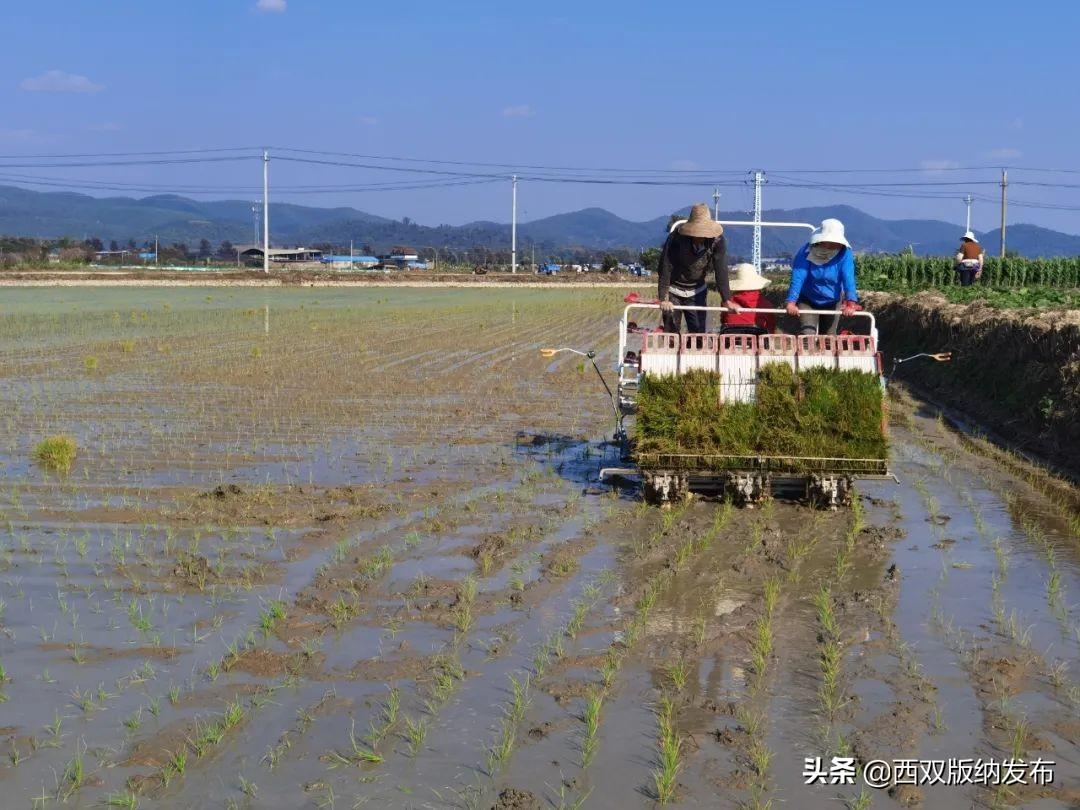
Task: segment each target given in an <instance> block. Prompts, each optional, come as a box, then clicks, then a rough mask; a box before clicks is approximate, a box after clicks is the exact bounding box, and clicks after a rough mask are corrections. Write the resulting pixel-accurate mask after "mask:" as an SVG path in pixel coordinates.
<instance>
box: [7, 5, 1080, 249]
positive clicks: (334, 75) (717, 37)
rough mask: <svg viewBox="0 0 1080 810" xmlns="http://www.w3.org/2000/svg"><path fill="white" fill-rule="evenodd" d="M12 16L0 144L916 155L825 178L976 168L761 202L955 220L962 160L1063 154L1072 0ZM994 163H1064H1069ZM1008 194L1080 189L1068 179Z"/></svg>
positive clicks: (1058, 158)
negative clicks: (873, 171)
mask: <svg viewBox="0 0 1080 810" xmlns="http://www.w3.org/2000/svg"><path fill="white" fill-rule="evenodd" d="M10 5H11V4H9V6H10ZM5 23H6V25H5V26H4V28H5V33H6V36H5V46H4V48H3V49H2V50H0V66H2V70H0V76H3V77H4V78H3V80H2V81H0V99H2V103H3V105H4V109H5V113H6V114H5V116H4V120H3V122H2V123H0V154H3V155H30V154H45V153H69V152H108V151H139V150H167V149H192V148H202V147H230V146H249V145H253V146H258V145H263V144H267V145H278V146H288V147H295V148H304V149H319V150H328V151H341V152H352V153H363V154H380V155H394V156H406V157H418V158H437V159H445V160H464V161H481V162H491V163H508V164H514V165H521V164H536V165H558V166H581V167H619V168H639V169H684V170H686V169H726V170H732V171H739V172H741V171H744V170H748V169H751V168H754V167H762V168H764V169H766V170H768V171H769V172H770V173H774V175H775V176H781V177H783V176H786V177H792V176H794V175H792V174H791V173H790V172H791V171H793V170H807V169H835V168H859V169H865V168H900V167H903V168H909V169H921V171H917V172H908V173H905V174H896V175H886V174H879V175H852V176H847V175H844V176H823V179H825V180H826V181H829V182H834V181H841V182H859V183H864V182H952V181H964V182H970V187H969V188H966V189H965V188H964V187H952V186H949V187H929V189H930V192H932V193H933V194H942V195H947V196H944V197H943V198H941V199H929V200H926V199H914V198H911V197H895V196H878V195H872V196H866V195H858V194H854V193H850V192H848V191H843V192H837V191H832V192H822V191H816V190H811V189H805V188H782V187H779V186H773V187H766V191H765V199H766V206H767V207H770V206H778V207H793V206H798V205H813V204H821V203H832V202H847V203H850V204H853V205H856V206H858V207H861V208H864V209H865V210H868V211H870V212H872V213H875V214H878V215H882V216H888V217H906V218H923V217H933V218H945V219H950V220H953V221H957V222H962V221H963V215H964V206H963V203H962V202H961V201H960V198H961V197H962V196H963V194H964V191H965V190H970V191H972V192H974V193H976V194H979V195H984V196H987V197H995V196H996V195H997V193H998V190H997V188H996V186H994V185H992V183H993V181H995V180H996V179H997V173H996V171H995V170H994V169H993V168H987V169H985V170H980V171H974V172H955V171H951V169H952V168H953V167H956V166H965V167H966V166H987V167H993V166H998V165H1001V164H1008V165H1012V166H1016V167H1021V166H1029V167H1036V168H1038V167H1057V168H1061V167H1064V168H1080V159H1077V149H1076V143H1077V136H1076V134H1075V133H1076V132H1077V131H1078V129H1080V103H1078V102H1080V98H1078V91H1077V83H1076V78H1077V73H1078V71H1077V68H1076V65H1075V53H1076V48H1077V42H1076V36H1077V31H1078V29H1080V5H1078V4H1076V3H1073V2H1064V1H1062V2H1039V3H1030V4H1026V5H1025V6H1018V5H1017V4H1015V3H1009V4H1006V3H1004V2H997V1H996V0H991V1H990V2H981V3H975V2H940V0H939V2H934V3H930V2H923V1H922V0H915V1H914V2H907V3H875V2H861V3H848V2H825V1H824V0H822V2H817V3H806V2H758V3H741V4H735V3H717V2H713V3H683V4H678V5H674V4H671V5H666V6H663V7H662V6H661V5H660V4H656V3H635V2H618V3H614V2H588V3H583V2H578V3H565V2H547V3H542V4H541V3H537V4H520V3H505V2H503V3H475V2H458V3H453V4H450V3H434V2H411V3H378V4H376V3H369V2H346V1H345V0H213V1H211V0H188V1H187V2H183V3H179V2H166V1H165V0H153V2H151V1H150V0H138V1H136V0H126V1H120V2H115V1H114V2H109V1H108V0H101V2H95V3H89V2H77V0H68V2H57V0H37V2H35V3H33V4H30V3H20V4H18V9H17V10H13V9H12V8H11V7H9V8H7V9H6V10H5ZM0 171H2V170H0ZM11 171H12V172H14V171H16V170H15V169H11ZM18 171H21V172H22V173H23V174H26V175H31V176H35V177H39V178H46V177H48V178H62V179H63V180H64V181H65V182H76V181H77V182H81V181H84V180H96V181H108V182H128V183H133V184H138V183H141V184H145V185H146V186H147V187H151V186H152V187H161V188H162V189H165V188H173V187H177V186H200V187H206V188H208V189H212V188H215V187H218V186H220V187H222V189H224V190H223V191H222V192H221V193H218V194H207V195H203V196H218V197H249V196H252V195H253V194H254V193H255V192H254V191H250V192H249V191H246V190H243V189H244V187H247V186H252V187H255V186H257V185H258V183H259V182H260V173H259V172H260V167H259V165H258V162H257V161H248V162H243V163H217V164H209V165H181V166H140V167H86V168H69V169H63V170H56V169H38V168H24V169H19V170H18ZM785 172H787V174H785ZM412 177H415V176H412ZM726 177H728V178H729V179H731V180H733V181H738V180H739V178H738V176H736V175H734V174H732V175H727V176H726ZM801 177H803V179H806V178H807V177H811V176H810V175H801ZM830 177H831V180H830V179H829V178H830ZM272 178H273V182H274V184H275V185H280V186H281V187H283V188H284V187H288V186H290V185H317V184H327V185H329V184H343V183H368V182H387V181H393V180H401V179H407V178H408V176H407V178H402V176H400V175H396V174H395V173H392V172H376V171H372V170H366V169H354V168H342V167H336V168H335V167H325V166H322V167H320V166H310V165H302V164H295V163H294V164H291V165H290V164H286V163H285V162H283V161H275V162H273V163H272ZM1011 179H1014V180H1017V181H1031V182H1042V181H1049V182H1054V183H1062V182H1064V183H1074V184H1077V185H1080V174H1073V175H1068V174H1044V173H1036V172H1022V171H1019V170H1016V171H1013V172H1011ZM0 182H3V181H2V180H0ZM980 183H982V184H985V185H979V184H980ZM233 188H240V189H242V190H241V191H240V192H239V193H237V192H234V191H231V189H233ZM879 190H880V189H879ZM896 190H901V191H903V192H904V193H916V194H918V193H924V192H925V191H926V189H918V188H907V187H897V189H893V190H890V191H889V193H890V194H892V193H895V192H896ZM95 193H101V192H95ZM710 193H711V186H706V185H702V186H701V187H700V188H699V187H696V186H695V187H691V188H685V187H679V188H670V187H640V186H613V185H600V186H582V185H576V184H552V183H538V182H523V183H522V184H521V186H520V188H519V202H520V210H521V216H522V218H523V219H533V218H537V217H541V216H546V215H549V214H552V213H558V212H563V211H569V210H574V209H577V208H581V207H585V206H591V205H598V206H602V207H605V208H608V209H609V210H612V211H614V212H615V213H617V214H619V215H622V216H626V217H629V218H634V219H645V218H650V217H653V216H658V215H660V214H663V213H665V212H667V211H669V210H671V209H673V208H676V207H679V206H681V205H683V204H686V203H688V202H692V201H694V200H696V199H704V198H706V197H707V196H708V195H709V194H710ZM723 193H724V197H723V199H722V203H721V205H722V207H723V208H725V209H730V210H734V209H745V208H747V207H749V205H750V192H749V189H748V188H747V187H745V186H742V185H740V184H738V182H737V184H736V185H735V186H733V187H730V188H725V189H724V190H723ZM1011 195H1012V196H1013V197H1014V198H1015V199H1016V200H1017V201H1027V202H1036V203H1051V204H1058V205H1067V206H1068V205H1072V206H1075V207H1080V189H1061V188H1049V187H1042V186H1034V187H1022V186H1018V187H1015V188H1014V189H1012V191H1011ZM509 196H510V195H509V184H508V183H492V184H485V185H478V186H474V187H450V188H442V189H430V190H414V191H408V192H405V191H394V192H386V191H383V192H378V193H373V192H363V193H342V192H335V193H332V194H319V195H298V194H285V193H282V194H276V195H275V196H274V198H273V199H278V200H281V199H289V200H290V201H294V202H302V203H307V204H316V205H352V206H354V207H357V208H360V209H362V210H367V211H371V212H373V213H379V214H383V215H387V216H394V217H402V216H409V217H412V218H413V219H415V220H418V221H420V222H424V223H428V224H437V223H440V222H448V223H455V224H456V223H461V222H466V221H469V220H473V219H497V220H502V221H505V220H507V219H508V218H509ZM997 217H998V210H997V206H996V204H995V203H993V202H990V201H989V200H981V199H980V200H979V201H977V202H976V204H975V224H976V226H977V227H979V228H990V227H993V226H995V225H996V223H997ZM1009 220H1010V222H1035V223H1038V224H1044V225H1047V226H1050V227H1056V228H1060V229H1062V230H1066V231H1070V232H1074V233H1075V232H1080V211H1062V210H1045V209H1040V208H1025V207H1022V206H1020V205H1019V204H1018V205H1015V206H1013V207H1011V208H1010V215H1009Z"/></svg>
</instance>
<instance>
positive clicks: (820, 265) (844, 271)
mask: <svg viewBox="0 0 1080 810" xmlns="http://www.w3.org/2000/svg"><path fill="white" fill-rule="evenodd" d="M841 304H842V305H843V314H844V315H851V314H852V313H854V312H855V311H857V310H859V309H862V307H860V306H859V294H858V293H857V292H856V291H855V257H854V256H853V255H852V253H851V245H850V244H848V240H847V238H846V237H845V236H844V223H843V222H841V221H840V220H838V219H824V220H822V221H821V227H820V228H816V229H815V230H814V232H813V234H811V236H810V241H809V242H808V243H807V244H805V245H803V246H802V247H801V248H799V252H798V253H796V254H795V258H794V259H792V260H791V285H790V286H789V287H788V294H787V312H788V314H789V315H792V316H794V317H796V318H798V319H799V321H800V324H801V325H800V332H801V333H802V334H804V335H816V334H820V333H825V334H829V335H835V334H836V327H837V326H838V325H839V321H840V319H839V318H838V317H837V316H836V315H815V314H813V313H811V312H802V311H801V310H805V309H829V310H836V309H840V307H841Z"/></svg>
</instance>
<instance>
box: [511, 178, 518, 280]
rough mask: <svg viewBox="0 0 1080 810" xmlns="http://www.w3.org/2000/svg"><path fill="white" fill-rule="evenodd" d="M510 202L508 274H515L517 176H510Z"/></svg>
mask: <svg viewBox="0 0 1080 810" xmlns="http://www.w3.org/2000/svg"><path fill="white" fill-rule="evenodd" d="M510 181H511V183H512V188H513V190H512V198H511V199H512V202H511V205H510V272H511V273H516V272H517V175H516V174H514V175H511V176H510Z"/></svg>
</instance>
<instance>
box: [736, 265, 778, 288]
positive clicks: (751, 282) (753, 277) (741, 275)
mask: <svg viewBox="0 0 1080 810" xmlns="http://www.w3.org/2000/svg"><path fill="white" fill-rule="evenodd" d="M729 283H730V284H731V291H732V292H742V291H743V290H761V289H764V288H765V287H768V286H769V285H770V284H772V282H771V281H769V279H767V278H765V276H763V275H761V274H760V273H759V272H758V271H757V268H756V267H754V265H752V264H750V263H749V262H744V263H743V264H737V265H735V266H734V267H732V268H731V281H730V282H729Z"/></svg>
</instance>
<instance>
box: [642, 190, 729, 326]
mask: <svg viewBox="0 0 1080 810" xmlns="http://www.w3.org/2000/svg"><path fill="white" fill-rule="evenodd" d="M659 269H660V284H659V289H658V298H659V299H660V310H661V313H662V317H663V321H664V331H665V332H678V331H680V328H681V326H682V316H683V315H685V316H686V330H687V332H691V333H696V332H704V331H705V313H704V312H701V311H699V310H681V309H676V308H675V307H677V306H695V307H703V306H705V303H706V300H707V299H708V296H709V283H708V278H709V273H710V271H711V273H712V276H713V289H715V290H717V291H718V292H719V293H720V296H721V299H722V300H723V302H724V306H726V307H730V308H732V309H734V310H736V311H737V310H738V305H737V304H735V302H734V301H731V290H730V289H729V288H728V274H727V244H726V243H725V241H724V228H723V226H721V225H720V223H719V222H716V221H714V220H713V218H712V217H711V216H709V206H707V205H706V204H705V203H697V204H696V205H694V206H693V207H692V208H691V209H690V217H689V219H687V220H685V221H684V222H682V223H681V224H677V225H676V226H675V227H674V228H672V230H671V233H670V234H668V238H667V241H666V242H664V248H663V250H662V251H661V252H660V268H659Z"/></svg>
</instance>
